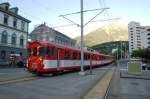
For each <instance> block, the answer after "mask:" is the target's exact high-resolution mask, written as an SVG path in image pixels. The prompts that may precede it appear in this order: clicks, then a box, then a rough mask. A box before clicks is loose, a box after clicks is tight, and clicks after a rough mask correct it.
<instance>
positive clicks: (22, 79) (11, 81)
mask: <svg viewBox="0 0 150 99" xmlns="http://www.w3.org/2000/svg"><path fill="white" fill-rule="evenodd" d="M36 79H39V78H38V77H27V78H18V79H12V80H7V81H1V82H0V85H3V84H11V83H18V82H23V81H30V80H36Z"/></svg>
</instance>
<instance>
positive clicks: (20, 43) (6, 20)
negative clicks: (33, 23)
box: [0, 2, 30, 64]
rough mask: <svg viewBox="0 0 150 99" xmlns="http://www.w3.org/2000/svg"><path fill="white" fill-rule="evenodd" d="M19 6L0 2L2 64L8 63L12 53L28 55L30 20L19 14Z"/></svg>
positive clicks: (0, 60)
mask: <svg viewBox="0 0 150 99" xmlns="http://www.w3.org/2000/svg"><path fill="white" fill-rule="evenodd" d="M18 10H19V9H18V8H17V7H13V8H10V4H9V3H8V2H7V3H1V4H0V64H1V63H4V62H6V63H8V62H9V57H10V54H20V55H22V57H23V58H25V57H26V56H27V51H26V46H27V37H28V25H29V23H30V21H29V20H28V19H26V18H24V17H22V16H20V15H19V14H18Z"/></svg>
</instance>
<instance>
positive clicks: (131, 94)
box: [107, 62, 150, 99]
mask: <svg viewBox="0 0 150 99" xmlns="http://www.w3.org/2000/svg"><path fill="white" fill-rule="evenodd" d="M122 63H123V62H122ZM122 63H120V70H119V71H118V72H117V73H116V75H115V77H114V79H113V81H112V84H111V88H110V92H109V95H108V97H107V99H150V70H144V71H143V75H139V76H138V75H129V74H128V72H127V69H126V63H123V64H122Z"/></svg>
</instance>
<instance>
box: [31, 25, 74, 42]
mask: <svg viewBox="0 0 150 99" xmlns="http://www.w3.org/2000/svg"><path fill="white" fill-rule="evenodd" d="M47 30H48V32H49V33H52V32H53V33H55V34H56V35H59V36H63V37H65V38H67V39H71V38H70V37H68V36H66V35H64V34H63V33H61V32H59V31H57V30H55V29H53V28H50V27H48V26H47V25H46V24H45V23H44V24H40V25H39V26H37V27H36V28H35V29H34V30H33V31H32V32H31V35H32V34H38V33H43V32H46V33H48V32H47ZM51 31H52V32H51Z"/></svg>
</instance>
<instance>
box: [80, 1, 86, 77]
mask: <svg viewBox="0 0 150 99" xmlns="http://www.w3.org/2000/svg"><path fill="white" fill-rule="evenodd" d="M80 4H81V5H80V6H81V27H80V28H81V45H80V47H81V71H80V73H79V74H80V75H85V72H84V67H83V66H84V61H83V56H84V55H83V45H84V44H83V39H84V38H83V0H81V3H80Z"/></svg>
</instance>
